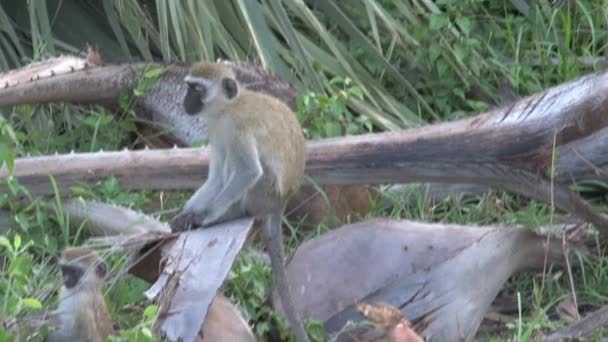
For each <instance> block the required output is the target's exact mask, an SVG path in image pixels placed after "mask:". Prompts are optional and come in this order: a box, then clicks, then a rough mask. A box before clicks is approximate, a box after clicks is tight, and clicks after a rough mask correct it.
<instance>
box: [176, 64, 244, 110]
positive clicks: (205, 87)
mask: <svg viewBox="0 0 608 342" xmlns="http://www.w3.org/2000/svg"><path fill="white" fill-rule="evenodd" d="M184 81H185V82H186V84H187V85H188V90H187V92H186V96H185V97H184V110H185V111H186V113H188V114H189V115H197V114H206V115H214V114H217V113H218V112H219V111H221V109H222V108H224V107H225V106H226V104H227V102H230V101H232V100H234V99H235V98H236V96H237V95H238V92H239V89H238V88H239V87H238V84H237V82H236V80H235V76H234V73H233V71H232V69H231V68H230V66H228V65H225V64H223V63H211V62H206V61H203V62H199V63H196V64H194V65H192V67H191V68H190V72H189V73H188V75H187V76H186V77H185V79H184Z"/></svg>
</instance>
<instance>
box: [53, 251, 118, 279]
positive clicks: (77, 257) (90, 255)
mask: <svg viewBox="0 0 608 342" xmlns="http://www.w3.org/2000/svg"><path fill="white" fill-rule="evenodd" d="M59 267H60V268H61V274H62V277H63V285H64V286H65V288H66V289H72V288H74V287H75V286H76V285H79V286H81V287H96V286H99V285H100V284H102V282H103V278H105V276H106V273H107V265H106V263H105V262H104V261H103V260H102V259H101V258H100V257H99V255H98V254H97V252H95V251H94V250H92V249H89V248H82V247H68V248H66V249H64V250H63V252H62V253H61V260H60V261H59Z"/></svg>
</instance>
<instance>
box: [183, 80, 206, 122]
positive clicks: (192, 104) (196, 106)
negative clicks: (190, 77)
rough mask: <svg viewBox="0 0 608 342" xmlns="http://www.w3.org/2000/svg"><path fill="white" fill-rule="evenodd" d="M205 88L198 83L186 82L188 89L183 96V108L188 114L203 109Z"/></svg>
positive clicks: (196, 112)
mask: <svg viewBox="0 0 608 342" xmlns="http://www.w3.org/2000/svg"><path fill="white" fill-rule="evenodd" d="M206 93H207V88H206V87H205V86H204V85H203V84H200V83H195V82H188V91H187V92H186V97H184V110H185V111H186V113H188V114H189V115H194V114H198V113H200V112H201V111H202V110H203V98H204V97H205V94H206Z"/></svg>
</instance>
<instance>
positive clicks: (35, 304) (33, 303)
mask: <svg viewBox="0 0 608 342" xmlns="http://www.w3.org/2000/svg"><path fill="white" fill-rule="evenodd" d="M23 305H25V306H26V307H28V308H30V309H36V310H40V309H42V303H40V301H38V299H36V298H31V297H30V298H24V299H23Z"/></svg>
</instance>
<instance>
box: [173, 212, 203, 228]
mask: <svg viewBox="0 0 608 342" xmlns="http://www.w3.org/2000/svg"><path fill="white" fill-rule="evenodd" d="M201 221H202V217H201V215H200V214H197V213H194V212H192V211H182V212H181V213H179V214H177V215H176V216H175V217H174V218H173V219H172V220H171V222H169V226H171V231H173V232H183V231H187V230H190V229H193V228H196V227H198V226H200V225H201Z"/></svg>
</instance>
